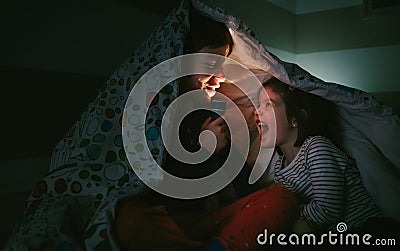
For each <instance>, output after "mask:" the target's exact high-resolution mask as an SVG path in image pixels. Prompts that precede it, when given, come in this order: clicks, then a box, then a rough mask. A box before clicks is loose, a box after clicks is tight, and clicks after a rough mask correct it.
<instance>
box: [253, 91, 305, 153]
mask: <svg viewBox="0 0 400 251" xmlns="http://www.w3.org/2000/svg"><path fill="white" fill-rule="evenodd" d="M264 90H265V91H266V92H267V94H268V95H266V94H265V92H263V91H261V92H260V96H259V107H258V108H257V110H256V116H255V117H256V124H257V128H258V132H259V134H260V137H261V146H262V147H268V148H270V147H274V136H275V135H274V132H275V130H274V129H275V128H276V142H275V145H276V146H278V147H279V146H282V145H284V144H287V143H291V144H293V143H294V142H292V140H293V137H294V139H296V138H297V131H293V128H292V127H291V126H290V123H289V122H288V119H287V116H286V106H285V102H284V101H283V99H282V97H281V96H279V94H277V93H276V92H274V91H273V90H272V89H271V88H269V87H268V86H266V87H264Z"/></svg>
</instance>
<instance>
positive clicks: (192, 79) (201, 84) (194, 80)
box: [180, 46, 228, 97]
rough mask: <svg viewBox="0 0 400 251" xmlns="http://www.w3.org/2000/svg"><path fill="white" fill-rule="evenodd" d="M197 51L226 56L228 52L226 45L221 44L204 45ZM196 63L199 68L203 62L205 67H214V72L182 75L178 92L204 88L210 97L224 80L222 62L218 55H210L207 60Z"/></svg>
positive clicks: (202, 65)
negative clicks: (218, 45)
mask: <svg viewBox="0 0 400 251" xmlns="http://www.w3.org/2000/svg"><path fill="white" fill-rule="evenodd" d="M198 53H209V54H216V55H220V56H225V57H226V56H227V53H228V46H221V47H218V48H208V47H205V48H203V49H201V50H199V51H198ZM198 63H199V64H201V65H199V67H200V68H201V67H204V64H205V65H206V66H207V67H213V68H215V72H214V74H212V75H205V74H204V75H203V74H194V75H190V76H186V77H184V78H183V79H182V80H181V85H182V88H181V90H180V92H181V93H184V92H188V91H192V90H198V89H205V90H206V92H207V94H208V95H210V97H212V96H214V95H215V90H216V89H217V88H219V87H220V83H221V82H224V81H225V75H224V73H223V71H222V67H221V66H222V64H223V62H221V58H220V57H216V58H215V59H213V58H212V57H210V59H209V62H198ZM195 66H196V65H195ZM195 66H193V67H195ZM194 70H196V69H194Z"/></svg>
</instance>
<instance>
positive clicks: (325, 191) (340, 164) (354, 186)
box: [274, 136, 381, 230]
mask: <svg viewBox="0 0 400 251" xmlns="http://www.w3.org/2000/svg"><path fill="white" fill-rule="evenodd" d="M282 163H284V156H280V157H279V159H278V161H277V162H276V164H275V178H274V179H275V182H282V183H283V184H284V185H285V186H286V187H287V188H288V189H290V190H292V191H293V192H294V193H295V194H296V197H297V198H298V200H299V204H300V205H301V210H300V214H301V216H303V217H305V218H306V219H307V220H309V221H311V222H312V223H314V224H316V225H317V226H319V227H322V228H324V229H329V230H335V229H336V224H338V223H339V222H344V223H346V225H347V227H348V229H352V228H355V227H359V226H360V225H362V223H363V222H365V220H367V219H369V218H372V217H379V216H381V212H380V210H379V209H378V208H377V206H376V205H375V203H374V202H373V200H372V198H371V197H370V196H369V194H368V192H367V191H366V189H365V187H364V185H363V183H362V180H361V176H360V173H359V171H358V169H357V167H356V164H355V161H354V160H353V159H351V158H349V157H348V156H347V155H346V154H345V153H343V152H342V151H341V150H339V149H338V148H337V147H336V146H335V145H333V144H332V143H331V142H330V141H329V140H328V139H326V138H324V137H321V136H312V137H308V138H307V139H306V140H305V141H304V143H303V145H302V146H301V148H300V150H299V152H298V153H297V156H296V157H295V158H294V160H293V161H292V162H291V163H290V164H289V165H288V166H286V167H283V166H282Z"/></svg>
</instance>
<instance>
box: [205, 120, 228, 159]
mask: <svg viewBox="0 0 400 251" xmlns="http://www.w3.org/2000/svg"><path fill="white" fill-rule="evenodd" d="M204 130H210V131H211V132H213V133H214V135H215V137H216V138H217V146H216V148H215V152H216V153H218V152H220V151H221V150H222V149H223V148H224V147H225V146H226V145H227V144H228V142H229V140H230V133H229V129H228V125H227V124H226V123H225V121H224V119H223V118H222V117H219V118H217V119H215V120H214V121H211V117H208V118H207V119H206V120H205V121H204V123H203V125H202V126H201V131H204ZM209 150H211V149H209Z"/></svg>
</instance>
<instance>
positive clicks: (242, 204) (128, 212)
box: [114, 185, 298, 251]
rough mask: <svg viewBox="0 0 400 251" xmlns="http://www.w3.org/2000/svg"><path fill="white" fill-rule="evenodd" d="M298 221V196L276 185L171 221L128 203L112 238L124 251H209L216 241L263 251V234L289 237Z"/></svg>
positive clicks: (161, 211)
mask: <svg viewBox="0 0 400 251" xmlns="http://www.w3.org/2000/svg"><path fill="white" fill-rule="evenodd" d="M297 216H298V205H297V202H296V199H295V197H294V195H293V194H292V193H291V192H290V191H289V190H288V189H286V188H285V187H284V186H281V185H273V186H271V187H269V188H265V189H261V190H258V191H257V192H254V193H252V194H250V195H248V196H246V197H244V198H241V199H240V200H238V201H236V202H234V203H232V204H230V205H229V206H227V207H225V208H223V209H221V210H219V211H217V212H213V213H207V214H201V215H199V214H191V213H188V214H185V215H173V216H170V215H169V214H168V212H167V211H166V210H165V207H164V206H157V207H154V206H152V207H148V206H144V205H138V204H137V203H136V202H128V203H125V204H122V205H120V206H119V208H117V214H116V219H115V233H114V235H115V238H116V239H117V242H118V243H119V245H120V246H122V247H124V248H122V249H123V250H134V249H135V248H137V249H135V250H152V251H159V250H160V251H161V250H163V251H164V250H165V251H166V250H174V251H177V250H205V246H206V244H207V242H210V241H212V240H213V239H217V240H219V241H220V242H221V243H222V244H223V246H224V247H225V249H226V250H233V251H242V250H243V251H244V250H259V249H261V248H263V247H262V246H260V245H259V244H258V243H257V236H258V235H259V234H261V233H264V230H265V229H267V231H268V233H279V232H284V231H288V230H290V228H291V226H292V224H293V222H294V221H295V219H296V218H297ZM130 222H132V223H135V224H131V225H130V224H129V223H130Z"/></svg>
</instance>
